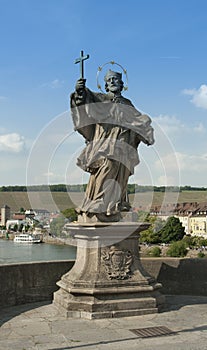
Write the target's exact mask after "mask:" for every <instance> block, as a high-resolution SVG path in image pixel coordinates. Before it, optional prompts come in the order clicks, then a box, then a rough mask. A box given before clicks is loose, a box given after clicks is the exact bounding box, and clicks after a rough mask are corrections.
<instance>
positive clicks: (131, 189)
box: [0, 184, 207, 194]
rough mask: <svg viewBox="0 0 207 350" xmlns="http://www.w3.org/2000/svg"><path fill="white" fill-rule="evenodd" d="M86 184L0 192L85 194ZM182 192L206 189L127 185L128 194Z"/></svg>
mask: <svg viewBox="0 0 207 350" xmlns="http://www.w3.org/2000/svg"><path fill="white" fill-rule="evenodd" d="M86 186H87V184H82V185H80V184H77V185H66V184H56V185H33V186H20V185H14V186H1V187H0V192H85V190H86ZM183 191H207V187H195V186H188V185H186V186H181V187H179V186H142V185H137V184H128V194H133V193H141V192H183Z"/></svg>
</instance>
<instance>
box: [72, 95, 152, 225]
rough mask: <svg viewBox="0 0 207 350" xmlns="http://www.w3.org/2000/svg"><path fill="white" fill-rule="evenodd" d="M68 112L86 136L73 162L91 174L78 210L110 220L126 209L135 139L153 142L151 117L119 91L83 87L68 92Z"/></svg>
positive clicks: (137, 142)
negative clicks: (104, 91) (100, 215)
mask: <svg viewBox="0 0 207 350" xmlns="http://www.w3.org/2000/svg"><path fill="white" fill-rule="evenodd" d="M71 114H72V118H73V123H74V128H75V130H77V131H78V132H79V133H80V134H82V135H83V137H84V138H85V140H86V147H85V148H84V150H83V151H82V153H81V154H80V156H79V157H78V159H77V165H78V166H79V167H81V168H82V169H83V170H84V171H87V172H89V173H90V174H91V175H90V179H89V182H88V185H87V189H86V193H85V198H84V200H83V203H82V205H81V207H80V212H83V213H86V215H92V214H98V213H99V214H104V215H105V216H106V217H108V218H109V220H110V217H112V216H113V215H116V214H117V213H119V212H120V211H123V210H124V211H128V210H129V209H130V204H129V201H128V196H127V183H128V178H129V176H130V175H131V174H133V173H134V167H135V166H136V165H137V164H138V163H139V157H138V152H137V148H138V145H139V143H140V142H141V141H142V142H144V143H146V144H147V145H151V144H153V143H154V139H153V129H152V127H151V125H150V124H151V119H150V118H149V117H148V116H147V115H144V114H141V113H140V112H139V111H138V110H136V109H135V107H134V106H133V105H132V103H131V101H130V100H128V99H126V98H124V97H123V96H121V95H120V96H118V97H115V98H114V97H113V96H112V95H110V93H108V94H102V93H94V92H92V91H90V90H89V89H86V88H85V89H84V90H83V91H82V92H81V93H78V92H74V93H73V94H72V95H71Z"/></svg>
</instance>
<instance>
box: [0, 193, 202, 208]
mask: <svg viewBox="0 0 207 350" xmlns="http://www.w3.org/2000/svg"><path fill="white" fill-rule="evenodd" d="M83 195H84V194H83V193H80V192H70V193H67V192H51V193H50V192H29V193H27V192H0V207H2V206H3V205H5V204H7V205H8V206H9V207H10V208H11V210H12V212H15V211H18V210H19V209H20V208H21V207H23V208H25V209H29V208H33V209H35V208H38V209H48V210H49V211H57V210H63V209H66V208H70V207H77V206H78V205H79V204H80V203H81V201H82V199H83ZM205 201H207V191H184V192H181V193H175V192H171V193H168V192H166V193H161V192H154V193H151V192H145V193H136V195H130V202H131V204H132V206H133V207H140V206H143V207H145V206H146V205H160V204H162V203H163V202H164V203H165V204H167V203H176V202H179V203H184V202H205Z"/></svg>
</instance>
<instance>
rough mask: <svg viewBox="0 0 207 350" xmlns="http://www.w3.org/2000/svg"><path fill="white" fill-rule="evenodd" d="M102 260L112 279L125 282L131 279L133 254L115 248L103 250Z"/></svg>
mask: <svg viewBox="0 0 207 350" xmlns="http://www.w3.org/2000/svg"><path fill="white" fill-rule="evenodd" d="M102 260H103V261H104V262H105V268H106V271H107V273H108V276H109V278H110V279H118V280H124V279H128V278H130V277H131V271H130V267H131V265H132V260H133V258H132V254H131V253H130V252H129V251H125V250H121V249H119V248H117V247H115V246H111V247H107V248H105V249H103V250H102Z"/></svg>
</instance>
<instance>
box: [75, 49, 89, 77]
mask: <svg viewBox="0 0 207 350" xmlns="http://www.w3.org/2000/svg"><path fill="white" fill-rule="evenodd" d="M88 58H89V55H85V56H84V54H83V51H81V53H80V57H79V58H76V60H75V63H80V79H84V61H85V60H87V59H88Z"/></svg>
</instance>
